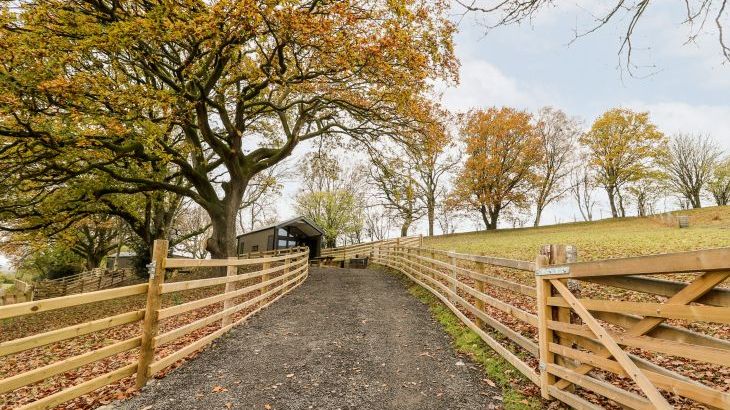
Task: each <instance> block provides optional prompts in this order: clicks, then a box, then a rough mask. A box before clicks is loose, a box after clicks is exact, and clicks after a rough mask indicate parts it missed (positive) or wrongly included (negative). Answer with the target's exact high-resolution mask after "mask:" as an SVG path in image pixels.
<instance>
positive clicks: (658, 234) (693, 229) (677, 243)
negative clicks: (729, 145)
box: [424, 206, 730, 260]
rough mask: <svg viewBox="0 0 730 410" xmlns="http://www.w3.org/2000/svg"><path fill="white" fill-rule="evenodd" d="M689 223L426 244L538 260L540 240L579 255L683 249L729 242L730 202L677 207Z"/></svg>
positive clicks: (649, 221) (625, 224)
mask: <svg viewBox="0 0 730 410" xmlns="http://www.w3.org/2000/svg"><path fill="white" fill-rule="evenodd" d="M675 215H689V217H690V227H689V228H688V229H679V228H676V227H669V226H666V225H664V224H663V223H662V222H661V220H660V218H658V217H648V218H624V219H616V220H602V221H597V222H579V223H570V224H561V225H553V226H545V227H539V228H522V229H502V230H498V231H491V232H486V231H480V232H470V233H463V234H454V235H445V236H436V237H432V238H424V246H426V247H432V248H437V249H444V250H455V251H457V252H463V253H471V254H479V253H481V252H485V253H486V254H487V255H490V256H501V257H506V258H513V259H523V260H534V259H535V255H537V252H538V250H539V248H540V246H541V245H544V244H549V243H555V244H558V243H562V244H572V245H576V246H577V247H578V260H596V259H606V258H617V257H626V256H638V255H649V254H656V253H665V252H679V251H688V250H695V249H703V248H717V247H724V246H730V206H723V207H710V208H703V209H697V210H690V211H681V212H676V213H675Z"/></svg>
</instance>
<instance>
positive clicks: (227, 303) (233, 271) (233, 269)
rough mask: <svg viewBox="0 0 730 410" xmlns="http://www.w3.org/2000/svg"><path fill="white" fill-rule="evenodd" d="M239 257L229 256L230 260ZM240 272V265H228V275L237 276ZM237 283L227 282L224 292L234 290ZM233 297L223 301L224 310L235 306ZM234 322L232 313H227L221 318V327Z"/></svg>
mask: <svg viewBox="0 0 730 410" xmlns="http://www.w3.org/2000/svg"><path fill="white" fill-rule="evenodd" d="M236 259H238V258H236V257H235V256H231V257H229V258H228V261H229V262H230V261H234V260H236ZM237 274H238V267H237V266H234V265H228V266H226V277H229V276H236V275H237ZM235 287H236V285H235V284H234V283H233V282H228V283H226V288H225V289H224V290H223V293H230V292H233V291H234V290H236V289H235ZM233 305H234V303H233V299H226V300H224V301H223V310H226V309H230V308H231V307H233ZM232 322H233V317H232V316H231V315H225V316H223V319H221V327H226V326H228V325H230V324H231V323H232Z"/></svg>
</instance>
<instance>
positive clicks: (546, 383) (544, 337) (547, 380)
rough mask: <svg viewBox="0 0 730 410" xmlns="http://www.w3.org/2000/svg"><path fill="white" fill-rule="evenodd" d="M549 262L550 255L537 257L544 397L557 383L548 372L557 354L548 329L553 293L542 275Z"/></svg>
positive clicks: (547, 396) (538, 322) (537, 290)
mask: <svg viewBox="0 0 730 410" xmlns="http://www.w3.org/2000/svg"><path fill="white" fill-rule="evenodd" d="M548 264H549V260H548V257H547V256H545V255H542V254H538V255H537V258H536V259H535V282H536V283H535V291H536V299H537V300H536V303H537V339H538V347H539V353H540V357H539V359H540V364H539V366H538V371H539V372H540V393H541V395H542V397H543V398H544V399H547V400H549V399H550V386H551V385H553V384H555V376H553V375H552V374H550V373H548V371H547V366H548V364H553V363H555V355H554V354H553V353H551V352H550V343H552V342H553V332H552V330H550V329H548V327H547V324H548V321H549V320H551V319H552V315H553V313H552V309H551V308H550V305H548V304H547V302H548V298H549V297H550V295H551V294H552V285H551V284H550V281H549V280H547V279H545V278H543V277H541V276H540V273H539V272H540V269H542V268H544V267H546V266H547V265H548Z"/></svg>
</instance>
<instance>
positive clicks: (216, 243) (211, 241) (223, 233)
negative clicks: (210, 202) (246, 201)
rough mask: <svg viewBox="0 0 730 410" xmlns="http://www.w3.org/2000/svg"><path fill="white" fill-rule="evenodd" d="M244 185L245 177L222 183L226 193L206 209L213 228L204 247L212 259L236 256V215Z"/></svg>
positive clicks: (244, 188) (241, 199) (246, 182)
mask: <svg viewBox="0 0 730 410" xmlns="http://www.w3.org/2000/svg"><path fill="white" fill-rule="evenodd" d="M246 185H248V181H247V180H245V179H234V180H231V181H229V182H227V183H224V184H223V190H224V191H225V192H226V195H225V197H224V198H223V200H220V201H217V202H218V203H217V204H215V205H216V206H214V207H210V208H209V209H206V210H207V211H208V214H209V215H210V220H211V225H212V228H213V232H212V233H211V236H210V238H208V242H207V244H206V249H207V250H208V252H210V255H211V257H212V258H213V259H225V258H227V257H229V256H236V216H238V210H239V208H240V207H241V202H242V201H243V192H244V191H245V190H246ZM211 211H213V212H211Z"/></svg>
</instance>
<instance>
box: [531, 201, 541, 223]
mask: <svg viewBox="0 0 730 410" xmlns="http://www.w3.org/2000/svg"><path fill="white" fill-rule="evenodd" d="M541 217H542V206H541V205H538V206H537V208H536V209H535V223H534V224H533V225H532V226H534V227H536V228H537V227H538V226H540V218H541Z"/></svg>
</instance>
